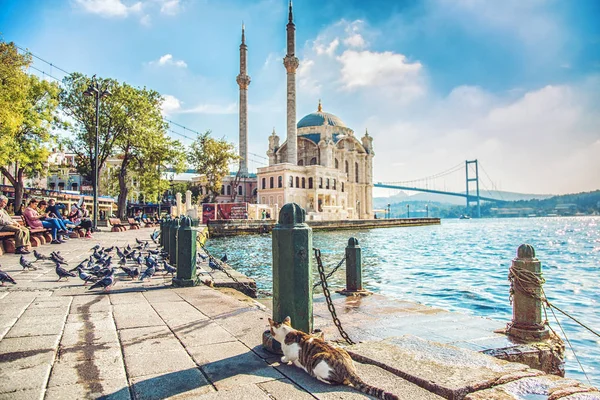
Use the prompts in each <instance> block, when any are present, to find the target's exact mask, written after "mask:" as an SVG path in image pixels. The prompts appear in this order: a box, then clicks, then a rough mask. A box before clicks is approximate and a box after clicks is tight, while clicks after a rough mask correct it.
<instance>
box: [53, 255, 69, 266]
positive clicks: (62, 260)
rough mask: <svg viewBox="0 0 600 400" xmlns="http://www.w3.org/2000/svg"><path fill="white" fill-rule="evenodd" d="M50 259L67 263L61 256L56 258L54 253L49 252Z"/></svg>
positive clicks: (58, 262)
mask: <svg viewBox="0 0 600 400" xmlns="http://www.w3.org/2000/svg"><path fill="white" fill-rule="evenodd" d="M50 259H51V260H52V261H54V262H55V263H57V264H62V265H67V262H66V261H65V259H64V258H62V257H61V258H58V256H57V255H56V253H50Z"/></svg>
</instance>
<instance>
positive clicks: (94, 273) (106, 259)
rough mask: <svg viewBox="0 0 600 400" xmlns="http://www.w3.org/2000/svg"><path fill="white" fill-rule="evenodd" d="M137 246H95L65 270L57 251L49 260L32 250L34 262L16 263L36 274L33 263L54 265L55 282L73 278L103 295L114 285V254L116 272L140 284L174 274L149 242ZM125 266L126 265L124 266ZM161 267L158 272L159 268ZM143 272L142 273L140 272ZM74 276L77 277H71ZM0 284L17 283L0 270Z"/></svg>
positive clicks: (22, 259) (23, 260)
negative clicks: (79, 261)
mask: <svg viewBox="0 0 600 400" xmlns="http://www.w3.org/2000/svg"><path fill="white" fill-rule="evenodd" d="M158 235H159V232H158V231H155V232H153V233H152V234H151V235H150V238H151V239H152V241H153V242H154V243H157V238H158ZM135 241H136V243H137V245H136V246H134V247H131V246H130V245H127V247H125V248H123V249H119V248H118V247H116V246H111V247H107V248H104V247H101V246H100V245H96V246H94V247H92V248H91V251H93V253H92V255H91V256H89V258H87V259H85V260H83V261H82V262H81V263H80V264H79V265H77V266H76V267H75V268H72V269H66V268H65V267H63V266H66V265H68V263H67V262H66V261H65V259H64V258H63V257H62V256H61V255H60V251H53V252H52V253H50V255H49V256H47V255H44V254H41V253H39V252H37V251H36V250H33V255H34V256H35V261H28V260H27V259H26V258H25V256H24V255H23V256H21V259H20V260H19V263H20V264H21V266H22V267H23V269H24V270H36V269H37V267H36V266H35V265H34V263H36V262H38V261H51V262H53V263H54V264H55V266H56V268H55V271H56V275H57V276H58V280H57V282H58V281H60V280H62V279H63V278H64V279H66V280H68V279H69V277H76V276H79V278H80V279H81V280H82V281H83V285H84V286H85V285H87V284H88V283H91V284H92V285H91V286H90V287H89V290H92V289H96V288H102V289H103V290H104V291H106V290H110V288H111V287H112V286H113V285H114V284H115V276H114V274H115V271H116V269H117V268H116V267H114V266H113V254H112V252H113V251H114V250H116V256H117V257H118V258H119V261H118V265H119V268H120V269H121V270H122V271H123V272H125V274H126V275H127V276H128V277H130V278H131V279H132V280H133V279H139V280H141V281H143V280H144V279H145V278H151V277H152V276H154V274H156V273H157V272H164V275H167V274H171V275H174V274H175V272H176V271H177V270H176V269H175V267H173V266H172V265H170V264H169V263H167V261H166V260H165V258H166V256H167V254H166V252H164V251H161V250H159V249H158V248H155V249H151V248H150V243H149V241H143V240H139V239H137V238H136V239H135ZM128 263H129V264H128ZM161 265H162V268H161ZM144 267H145V269H144V270H143V271H142V269H143V268H144ZM75 272H77V274H78V275H75ZM0 281H1V282H2V286H4V283H5V282H9V283H12V284H16V283H17V282H16V281H15V280H14V279H13V278H12V277H11V276H10V275H9V274H8V273H6V272H4V271H2V270H1V269H0Z"/></svg>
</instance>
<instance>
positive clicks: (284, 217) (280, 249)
mask: <svg viewBox="0 0 600 400" xmlns="http://www.w3.org/2000/svg"><path fill="white" fill-rule="evenodd" d="M305 218H306V212H305V211H304V209H303V208H302V207H300V206H299V205H298V204H296V203H288V204H286V205H284V206H283V207H282V208H281V211H280V212H279V223H278V224H277V225H275V227H274V228H273V234H272V238H273V319H274V320H275V321H278V322H281V321H283V320H284V319H285V317H287V316H289V317H290V318H291V319H292V326H293V327H294V328H296V329H299V330H301V331H303V332H307V333H312V332H313V307H312V297H313V289H312V228H310V227H309V226H308V225H307V224H306V223H305V222H304V221H305ZM263 346H264V347H265V348H266V349H267V350H269V351H271V352H273V353H280V352H281V348H280V346H279V343H277V342H276V341H274V340H273V339H272V337H271V333H270V331H265V332H264V333H263Z"/></svg>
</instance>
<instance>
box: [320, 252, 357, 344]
mask: <svg viewBox="0 0 600 400" xmlns="http://www.w3.org/2000/svg"><path fill="white" fill-rule="evenodd" d="M313 251H314V252H315V257H316V258H317V269H318V270H319V277H320V279H321V281H320V283H321V286H322V287H323V294H324V295H325V300H326V302H327V308H328V309H329V312H330V313H331V318H333V324H334V325H335V326H336V327H337V328H338V331H339V332H340V335H341V336H342V338H344V340H345V341H346V342H348V344H350V345H353V344H356V343H355V342H353V341H352V339H350V336H348V334H347V333H346V331H345V330H344V328H343V327H342V322H341V321H340V319H339V318H338V316H337V313H336V312H335V306H334V305H333V301H332V300H331V293H330V292H329V287H328V286H327V277H326V276H325V267H323V261H322V260H321V250H319V249H317V248H313ZM345 258H346V257H344V259H345ZM342 261H344V260H342ZM339 265H341V263H340V264H338V266H339Z"/></svg>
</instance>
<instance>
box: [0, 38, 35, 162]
mask: <svg viewBox="0 0 600 400" xmlns="http://www.w3.org/2000/svg"><path fill="white" fill-rule="evenodd" d="M30 63H31V57H30V56H28V55H22V54H19V52H18V51H17V48H16V46H15V44H14V43H6V42H4V41H2V40H0V166H6V165H8V164H10V156H9V152H8V150H10V149H11V148H12V147H14V145H15V136H16V133H17V131H18V129H19V128H20V127H21V125H22V124H23V119H24V118H25V115H24V111H25V108H26V104H27V82H28V80H29V79H28V78H27V73H26V72H25V68H26V67H28V66H29V64H30Z"/></svg>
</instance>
